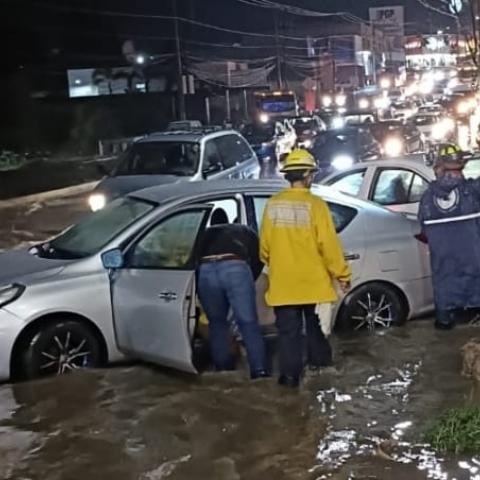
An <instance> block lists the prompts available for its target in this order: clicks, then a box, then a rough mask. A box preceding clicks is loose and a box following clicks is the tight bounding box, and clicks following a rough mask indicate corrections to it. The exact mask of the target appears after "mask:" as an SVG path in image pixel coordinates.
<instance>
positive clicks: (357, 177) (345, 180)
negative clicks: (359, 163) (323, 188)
mask: <svg viewBox="0 0 480 480" xmlns="http://www.w3.org/2000/svg"><path fill="white" fill-rule="evenodd" d="M366 171H367V170H366V169H363V170H357V171H356V172H352V173H349V174H347V175H342V176H341V177H337V178H336V179H334V180H333V181H332V182H329V183H328V185H329V186H330V187H332V188H334V189H335V190H337V191H339V192H342V193H348V194H349V195H353V196H355V197H356V196H357V195H358V194H359V193H360V189H361V188H362V183H363V179H364V177H365V172H366Z"/></svg>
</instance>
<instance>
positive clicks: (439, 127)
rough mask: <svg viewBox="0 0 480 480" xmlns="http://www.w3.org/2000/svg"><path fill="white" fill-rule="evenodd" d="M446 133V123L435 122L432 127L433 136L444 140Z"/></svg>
mask: <svg viewBox="0 0 480 480" xmlns="http://www.w3.org/2000/svg"><path fill="white" fill-rule="evenodd" d="M446 133H447V130H446V128H445V125H444V124H443V123H441V122H440V123H437V124H435V125H434V126H433V127H432V137H433V138H434V139H435V140H442V139H443V137H444V136H445V134H446Z"/></svg>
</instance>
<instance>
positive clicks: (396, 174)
mask: <svg viewBox="0 0 480 480" xmlns="http://www.w3.org/2000/svg"><path fill="white" fill-rule="evenodd" d="M464 174H465V176H466V177H467V178H479V177H480V156H478V155H475V156H473V157H472V158H471V159H470V160H468V162H467V165H466V167H465V170H464ZM434 179H435V174H434V172H433V169H432V167H430V166H428V165H427V164H426V163H425V156H424V155H423V154H418V155H409V156H406V157H402V158H393V159H389V160H377V161H374V162H362V163H356V164H355V165H353V166H352V167H351V168H348V169H346V170H343V171H337V172H335V173H332V174H331V175H329V176H328V177H325V178H324V179H322V181H321V183H322V184H323V185H328V186H330V187H332V188H334V189H335V190H337V191H339V192H343V193H348V194H349V195H354V196H355V197H358V198H361V199H363V200H370V201H372V202H375V203H378V204H379V205H382V206H384V207H386V208H388V209H389V210H393V211H395V212H403V213H407V214H413V215H417V213H418V207H419V204H420V200H421V198H422V196H423V194H424V193H425V190H426V189H427V187H428V184H429V183H430V182H432V181H433V180H434Z"/></svg>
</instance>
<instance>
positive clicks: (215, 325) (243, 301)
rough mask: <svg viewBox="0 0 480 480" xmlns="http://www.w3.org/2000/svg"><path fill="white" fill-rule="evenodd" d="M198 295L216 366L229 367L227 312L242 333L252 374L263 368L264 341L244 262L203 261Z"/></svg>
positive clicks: (253, 289)
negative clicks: (231, 315) (205, 316)
mask: <svg viewBox="0 0 480 480" xmlns="http://www.w3.org/2000/svg"><path fill="white" fill-rule="evenodd" d="M198 297H199V299H200V303H201V304H202V307H203V309H204V311H205V314H206V315H207V318H208V324H209V336H210V351H211V354H212V358H213V363H214V364H215V368H217V370H231V369H232V368H233V367H234V359H233V358H232V353H231V349H230V335H229V333H230V332H229V327H230V324H229V321H228V312H229V309H230V308H231V309H232V311H233V317H234V319H235V321H236V322H237V325H238V328H239V329H240V333H241V334H242V338H243V341H244V343H245V348H246V349H247V354H248V363H249V365H250V372H251V373H252V374H255V373H258V372H261V371H264V370H266V354H265V344H264V341H263V338H262V333H261V331H260V325H259V323H258V314H257V305H256V301H255V281H254V279H253V275H252V271H251V270H250V267H249V266H248V264H247V263H246V262H243V261H241V260H223V261H218V262H210V263H203V264H202V265H200V268H199V271H198Z"/></svg>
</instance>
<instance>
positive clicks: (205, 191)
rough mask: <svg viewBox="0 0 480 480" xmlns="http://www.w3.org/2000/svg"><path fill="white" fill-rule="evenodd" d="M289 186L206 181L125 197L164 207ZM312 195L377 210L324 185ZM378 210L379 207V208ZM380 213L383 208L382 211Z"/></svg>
mask: <svg viewBox="0 0 480 480" xmlns="http://www.w3.org/2000/svg"><path fill="white" fill-rule="evenodd" d="M287 186H288V184H287V183H286V182H285V181H284V180H281V179H278V180H277V179H263V180H235V181H232V180H208V181H198V182H180V183H176V184H170V185H158V186H155V187H149V188H145V189H142V190H138V191H136V192H133V193H130V194H129V195H128V196H129V197H131V198H136V199H140V200H145V201H147V202H154V203H158V204H165V203H169V202H176V201H179V200H185V201H186V202H191V200H194V199H195V197H200V199H199V202H200V203H201V202H202V200H201V197H203V196H207V195H213V196H216V195H222V194H226V195H231V194H238V193H252V194H253V193H260V194H261V193H263V192H265V193H270V192H271V193H275V192H277V191H280V190H281V189H282V188H285V187H287ZM312 191H313V192H314V193H315V194H316V195H318V196H320V197H322V198H324V199H325V200H327V201H333V202H335V201H336V202H339V203H341V204H344V205H349V206H352V207H355V208H358V209H365V208H372V207H375V208H377V207H378V206H376V205H374V204H371V203H370V202H366V201H365V200H360V199H358V198H355V197H353V196H351V195H347V194H345V193H341V192H338V191H336V190H335V189H333V188H330V187H326V186H324V185H314V186H313V187H312ZM378 208H381V207H378ZM381 209H382V210H383V208H381Z"/></svg>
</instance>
